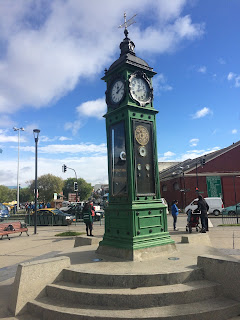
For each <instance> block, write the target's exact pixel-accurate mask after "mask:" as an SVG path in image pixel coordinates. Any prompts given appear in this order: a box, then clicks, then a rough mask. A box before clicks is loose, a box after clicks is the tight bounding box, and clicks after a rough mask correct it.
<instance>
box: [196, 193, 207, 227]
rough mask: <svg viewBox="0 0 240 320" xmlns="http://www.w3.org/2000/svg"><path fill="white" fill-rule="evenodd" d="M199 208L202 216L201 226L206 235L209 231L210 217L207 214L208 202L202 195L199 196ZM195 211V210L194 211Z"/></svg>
mask: <svg viewBox="0 0 240 320" xmlns="http://www.w3.org/2000/svg"><path fill="white" fill-rule="evenodd" d="M197 205H198V207H197V209H196V210H199V211H200V213H201V215H200V218H201V224H202V230H201V232H202V233H206V231H208V216H207V212H208V210H209V206H208V204H207V202H206V200H205V199H203V197H202V196H201V195H199V196H198V203H197ZM194 211H195V210H194Z"/></svg>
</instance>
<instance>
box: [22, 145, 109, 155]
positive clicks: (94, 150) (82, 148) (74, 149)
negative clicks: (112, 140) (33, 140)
mask: <svg viewBox="0 0 240 320" xmlns="http://www.w3.org/2000/svg"><path fill="white" fill-rule="evenodd" d="M21 150H22V151H26V152H35V147H34V146H22V147H21ZM38 152H39V153H47V154H62V153H66V154H67V153H69V154H74V153H77V154H79V153H80V154H81V155H82V154H89V155H92V154H106V153H107V146H106V144H105V143H101V144H99V145H96V144H93V143H89V144H84V143H81V144H68V145H64V144H51V145H47V146H44V147H42V146H39V147H38Z"/></svg>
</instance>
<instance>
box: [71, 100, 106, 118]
mask: <svg viewBox="0 0 240 320" xmlns="http://www.w3.org/2000/svg"><path fill="white" fill-rule="evenodd" d="M76 110H77V112H78V114H79V116H81V115H83V116H86V117H94V118H98V119H103V118H102V116H103V115H104V114H105V113H106V111H107V105H106V102H105V98H100V99H97V100H93V101H87V102H84V103H82V104H81V105H80V106H78V107H77V108H76Z"/></svg>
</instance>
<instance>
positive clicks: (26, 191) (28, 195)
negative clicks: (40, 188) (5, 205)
mask: <svg viewBox="0 0 240 320" xmlns="http://www.w3.org/2000/svg"><path fill="white" fill-rule="evenodd" d="M19 200H20V203H22V202H28V201H33V200H34V193H33V191H32V190H31V189H30V188H20V190H19Z"/></svg>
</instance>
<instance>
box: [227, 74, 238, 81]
mask: <svg viewBox="0 0 240 320" xmlns="http://www.w3.org/2000/svg"><path fill="white" fill-rule="evenodd" d="M235 76H236V75H235V73H233V72H229V74H228V76H227V79H228V80H229V81H230V80H232V79H233V78H234V77H235Z"/></svg>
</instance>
